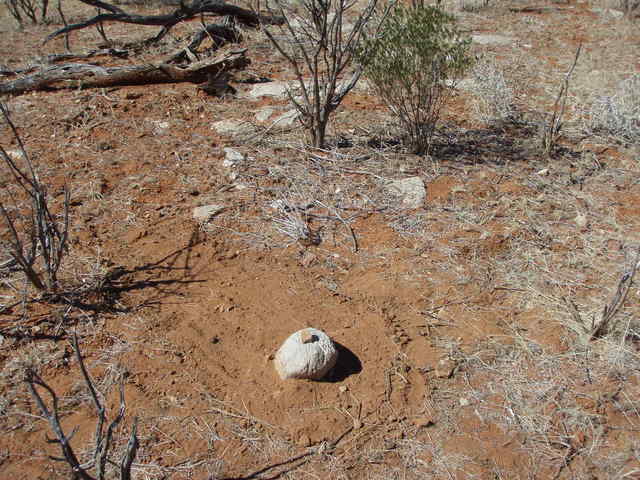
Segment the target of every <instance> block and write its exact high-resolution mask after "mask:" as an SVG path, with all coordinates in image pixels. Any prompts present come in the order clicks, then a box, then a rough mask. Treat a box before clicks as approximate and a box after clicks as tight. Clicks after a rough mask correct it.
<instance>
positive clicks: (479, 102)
mask: <svg viewBox="0 0 640 480" xmlns="http://www.w3.org/2000/svg"><path fill="white" fill-rule="evenodd" d="M471 73H472V81H473V85H472V87H471V88H472V91H473V93H474V94H475V99H474V100H475V101H474V106H475V108H476V112H477V115H478V117H479V118H480V120H482V121H483V122H485V123H487V124H489V123H491V122H494V121H500V120H508V119H510V118H511V117H512V116H513V114H514V106H513V89H512V88H511V86H510V85H509V84H508V83H507V80H506V79H505V76H504V73H503V72H502V70H501V68H500V66H499V65H498V64H497V62H496V61H495V60H494V59H490V58H483V59H481V60H479V61H477V62H476V64H475V65H474V67H473V69H472V71H471Z"/></svg>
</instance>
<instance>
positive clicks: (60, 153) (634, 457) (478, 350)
mask: <svg viewBox="0 0 640 480" xmlns="http://www.w3.org/2000/svg"><path fill="white" fill-rule="evenodd" d="M238 5H239V6H242V7H245V8H248V7H249V6H248V5H246V4H238ZM441 5H442V8H444V9H446V11H448V12H450V13H452V14H454V15H456V17H457V18H458V22H459V25H460V28H461V29H462V30H463V31H464V32H465V33H466V34H467V35H469V36H470V37H471V38H472V39H473V42H472V47H471V48H472V51H473V54H474V56H475V58H476V59H477V61H476V64H475V66H474V67H473V69H472V70H470V71H469V72H468V74H467V75H466V76H465V78H464V79H463V81H461V82H460V84H459V85H457V87H456V88H455V91H454V92H453V96H452V101H451V103H450V104H449V105H448V106H447V107H446V108H445V109H444V110H443V112H442V118H441V121H440V123H439V124H438V131H437V134H436V136H435V137H434V141H433V144H432V146H431V148H430V151H429V152H428V154H422V155H416V154H413V153H411V152H410V151H409V150H408V149H407V148H406V147H405V146H404V144H403V143H402V141H401V139H402V133H401V132H400V131H399V129H398V127H397V125H396V124H395V123H394V117H393V116H392V115H391V113H390V112H389V110H388V109H387V108H386V107H385V105H384V103H383V102H382V101H381V99H380V98H378V97H377V96H376V95H375V94H374V92H373V90H372V89H371V88H370V85H369V84H368V83H367V80H366V78H362V79H361V80H360V81H359V83H358V84H357V85H356V87H355V89H354V90H353V91H352V92H351V93H349V94H348V95H347V96H346V98H345V100H344V101H343V103H342V105H341V106H340V107H339V108H338V110H337V111H336V112H335V114H334V115H333V116H332V118H331V121H330V124H329V128H328V145H327V146H326V148H324V149H314V148H312V147H311V146H310V145H309V139H308V135H307V134H306V132H305V130H304V128H302V127H301V126H300V124H299V123H298V122H297V121H296V120H295V115H293V116H292V115H291V111H292V106H291V104H290V102H289V100H288V99H287V97H286V93H285V92H284V90H283V89H280V90H278V88H277V87H279V86H282V85H286V83H285V82H290V81H294V80H295V75H294V73H293V72H292V70H291V68H290V67H289V65H288V64H287V62H286V61H285V60H284V59H283V58H282V56H281V55H279V54H278V52H277V51H276V49H274V47H273V46H272V44H271V43H270V42H269V39H268V38H267V37H266V36H265V34H264V32H262V31H261V30H260V29H259V28H253V27H249V26H246V25H242V24H238V25H237V28H238V30H239V32H240V33H241V38H240V39H239V41H238V43H232V44H228V45H224V46H221V47H219V48H217V49H215V48H213V47H212V45H211V41H210V40H207V39H205V41H204V42H203V43H202V45H200V46H199V47H198V51H197V55H198V58H200V59H202V58H207V56H215V55H219V54H221V52H222V53H224V52H229V51H239V50H243V49H246V53H245V55H246V58H247V59H248V60H249V61H250V63H249V64H248V65H246V66H244V67H243V68H238V69H235V70H232V71H231V72H230V73H231V77H230V80H229V85H231V87H233V90H229V91H228V92H227V93H225V94H223V95H218V96H214V95H210V94H208V93H207V92H205V91H203V89H201V88H198V85H196V84H194V83H191V82H178V83H148V84H145V85H129V86H120V85H115V86H110V87H100V88H90V87H87V88H82V85H81V84H80V83H77V85H69V84H65V85H63V84H59V85H55V86H54V87H52V88H48V89H45V90H34V91H25V92H22V93H7V94H4V95H2V97H1V98H0V100H1V101H2V102H3V103H4V104H6V106H7V109H8V111H9V113H10V118H11V120H12V122H13V124H14V125H15V128H16V130H17V133H18V134H19V137H20V138H21V141H22V142H23V143H24V149H25V150H26V152H28V155H29V157H30V159H31V162H32V164H33V166H34V169H35V170H36V171H37V175H38V178H39V179H40V181H41V183H42V184H43V185H45V186H46V189H47V192H48V197H49V202H50V205H51V210H52V212H53V213H54V215H55V216H56V218H61V214H62V210H63V203H64V199H65V193H64V192H65V188H66V189H67V190H68V192H69V243H68V252H67V253H66V255H65V256H64V258H63V262H62V265H61V267H60V270H59V274H58V276H59V278H60V285H61V287H60V288H61V293H59V294H57V295H56V296H55V297H52V296H47V295H43V294H42V293H40V292H38V291H37V290H36V289H34V288H33V286H32V285H31V284H30V283H29V282H28V281H27V280H26V278H25V275H24V274H23V272H22V271H21V270H20V268H19V267H18V266H16V264H15V262H12V261H11V258H12V257H11V247H10V244H11V232H10V230H9V228H8V225H7V223H6V220H4V222H3V223H1V225H2V226H1V227H0V242H2V243H0V247H1V248H0V265H1V266H2V270H0V431H1V432H2V434H1V435H0V477H2V478H6V479H9V478H11V479H15V480H18V479H53V478H72V474H71V473H70V468H69V465H68V463H67V462H65V461H56V460H54V459H52V458H51V457H61V456H62V453H61V450H60V446H59V445H57V444H56V443H55V442H52V441H50V440H52V439H54V438H55V433H54V432H53V431H52V430H51V428H50V425H49V423H48V422H47V421H46V420H45V419H43V417H42V411H41V409H40V408H39V406H38V404H37V402H36V401H35V400H34V397H33V395H32V394H31V393H30V391H29V389H28V384H27V383H26V382H25V378H27V372H34V373H36V374H37V375H38V376H39V378H41V379H42V380H43V381H44V382H46V384H47V385H49V386H50V387H51V389H52V390H53V391H54V392H56V396H57V399H58V405H57V411H58V414H59V418H60V424H61V426H62V428H63V429H64V431H65V432H66V434H67V435H69V436H71V433H72V432H73V431H74V430H75V434H74V435H73V436H72V438H71V440H70V443H71V446H72V448H73V450H74V451H75V453H76V454H77V456H78V458H79V461H80V462H88V461H89V460H90V458H91V456H92V452H93V451H94V450H95V438H94V434H95V430H96V419H97V414H96V409H95V405H94V402H93V400H92V396H91V394H90V391H89V390H88V389H87V387H86V382H84V381H83V376H82V374H81V370H80V368H79V367H80V365H79V362H78V360H77V357H76V356H75V355H74V349H73V335H74V334H75V335H76V336H77V339H78V344H79V348H80V350H81V354H82V357H83V359H84V364H85V365H86V369H87V371H88V375H89V376H90V378H91V379H92V382H93V384H94V385H95V388H96V396H97V397H98V398H99V399H100V400H101V402H102V403H104V405H105V408H106V415H107V423H108V422H109V421H110V420H112V419H113V418H115V417H116V416H117V414H118V410H119V406H120V398H119V393H118V392H119V388H120V385H122V386H123V392H124V395H123V397H124V403H125V405H126V409H125V412H124V415H123V418H122V420H121V421H120V422H119V423H118V424H117V425H115V426H114V429H113V432H112V433H113V437H112V440H111V446H112V448H111V451H110V452H109V458H110V459H111V461H112V463H110V462H107V464H106V467H105V468H106V470H105V472H103V473H104V478H120V477H119V476H118V473H119V469H118V468H119V467H118V465H119V464H120V461H121V458H122V457H123V455H124V452H125V450H126V449H127V442H128V441H129V439H130V432H131V430H132V428H133V425H134V422H135V423H136V426H137V438H138V441H139V447H138V449H137V452H136V456H135V459H134V460H133V464H132V466H131V478H134V479H163V478H164V479H249V478H252V479H267V478H270V479H275V478H283V479H319V478H322V479H398V480H399V479H421V478H424V479H472V478H474V479H633V478H635V479H638V478H640V356H639V355H640V290H639V288H638V286H637V284H635V283H633V276H634V274H635V269H636V265H637V264H638V261H639V258H638V251H639V250H638V248H639V247H640V133H639V132H640V125H639V124H638V121H639V120H638V118H640V57H638V48H639V47H640V23H639V22H640V20H639V19H637V18H634V16H633V15H628V16H625V15H623V13H624V12H622V8H623V6H624V5H622V4H621V3H614V2H612V3H606V2H603V1H598V0H593V1H586V2H585V1H569V2H567V3H564V2H547V1H542V2H539V3H537V2H536V3H533V2H525V1H518V0H511V1H495V2H494V1H488V2H478V3H470V2H467V1H464V2H461V1H455V2H452V1H445V2H442V3H441ZM119 6H120V7H121V8H123V9H125V10H127V11H128V12H135V13H140V14H144V15H156V14H159V13H163V12H171V11H174V10H175V9H176V7H175V6H171V5H160V4H159V3H155V4H154V3H153V2H148V3H145V4H138V3H135V2H134V3H123V4H119ZM61 8H62V10H63V11H64V13H65V17H66V21H67V22H68V23H70V24H71V23H75V22H79V21H83V20H86V19H88V18H90V17H91V16H93V15H95V13H96V10H95V9H94V8H92V7H90V6H88V5H86V4H83V3H80V2H77V1H72V0H63V1H62V4H61ZM356 11H357V7H356ZM217 20H219V18H215V17H211V16H207V17H203V18H201V17H199V16H197V17H196V18H194V19H192V20H189V21H184V22H180V23H179V24H178V25H176V26H175V27H174V28H173V29H172V30H171V31H170V33H169V34H168V35H166V36H165V37H164V38H163V39H161V40H160V41H158V42H156V43H153V44H150V45H145V46H140V43H139V42H140V41H142V40H145V39H147V38H150V37H152V36H154V35H155V34H156V33H157V32H158V30H159V27H148V26H139V25H131V24H125V23H119V22H109V23H104V24H103V28H104V33H105V36H106V40H105V38H103V37H102V35H101V34H100V33H99V32H98V31H97V29H96V28H94V27H89V28H84V29H80V30H76V31H73V32H71V33H70V34H69V38H68V40H69V50H67V49H66V46H65V38H64V35H61V36H58V37H55V38H53V39H51V40H49V41H48V42H46V43H43V40H44V39H45V38H46V37H47V35H49V34H51V33H52V32H54V31H56V30H58V29H60V28H62V27H63V26H64V24H63V21H62V19H61V17H60V14H59V10H58V8H57V6H56V5H51V6H50V7H49V13H48V16H47V19H46V21H45V22H41V21H39V22H38V24H35V25H34V24H31V22H25V25H24V27H23V28H19V27H18V25H17V23H16V21H15V20H14V18H12V16H11V15H10V13H9V11H8V10H7V8H6V5H5V4H3V5H1V6H0V71H2V73H1V74H0V85H3V84H7V83H8V82H12V81H15V80H16V79H19V78H23V77H25V76H27V75H30V74H31V73H33V72H34V71H37V70H38V69H42V68H45V67H47V66H50V65H55V64H58V65H60V64H64V63H68V62H74V63H85V64H89V63H91V64H94V65H100V66H105V67H113V66H127V65H130V66H133V65H144V64H153V63H154V62H155V63H157V62H161V61H162V60H163V59H165V58H167V57H168V56H170V55H171V54H172V53H173V52H175V51H176V50H179V49H181V48H184V46H185V45H186V44H188V43H189V41H190V38H191V37H192V36H193V35H194V34H196V33H197V32H198V31H200V30H201V29H202V22H207V23H210V22H216V21H217ZM345 21H346V20H345ZM268 28H271V29H272V30H273V31H274V32H277V27H276V26H270V27H268ZM136 42H138V44H137V45H138V46H136ZM579 45H582V50H581V54H580V56H579V58H578V61H577V62H576V64H575V69H574V71H573V72H572V74H571V76H570V79H569V81H568V86H569V90H568V95H567V96H566V109H565V112H564V114H563V115H564V116H563V119H562V125H561V128H560V130H559V135H558V137H557V139H556V140H557V142H556V144H555V145H554V148H553V150H552V151H551V152H549V153H547V152H545V151H544V149H543V148H542V147H541V145H542V143H541V138H542V137H543V134H544V131H545V128H546V126H547V125H548V124H549V122H550V121H551V118H552V114H553V112H554V104H555V102H556V99H557V98H558V93H559V92H560V89H561V87H562V86H563V82H564V81H565V78H567V77H566V74H567V72H568V71H569V70H570V68H571V66H572V64H573V62H574V59H575V57H576V51H577V49H578V47H579ZM105 48H116V49H121V50H126V51H127V55H126V56H117V55H112V54H97V55H93V56H91V57H89V58H81V57H80V56H77V57H76V58H73V59H71V60H70V59H69V58H71V57H69V58H62V57H56V56H55V55H61V54H64V53H65V52H67V51H70V52H72V53H73V54H86V53H87V52H90V51H92V50H100V49H105ZM634 82H635V83H634ZM272 87H275V88H274V89H271V88H272ZM265 89H266V90H265ZM283 114H287V115H284V117H282V115H283ZM0 145H1V146H2V147H3V148H4V149H5V150H6V151H7V152H10V153H11V155H12V156H13V157H12V158H14V159H16V160H15V161H16V162H17V163H18V164H19V165H21V166H23V168H25V167H24V164H23V163H21V162H22V161H23V160H24V158H23V157H22V156H21V153H20V148H19V144H18V142H17V140H16V137H15V135H14V134H13V133H12V131H11V129H10V128H9V127H8V125H7V124H6V123H5V122H3V123H2V126H1V127H0ZM0 172H1V173H0V180H1V182H2V189H1V191H0V200H1V201H2V203H3V205H5V208H6V209H7V212H8V214H9V215H10V216H11V218H15V219H16V225H18V226H19V227H20V226H23V225H26V224H28V222H27V223H25V222H23V221H21V220H20V218H22V217H25V215H26V216H28V213H25V212H27V206H28V201H27V198H26V196H25V194H24V191H23V190H21V189H20V187H19V185H18V183H17V182H16V181H15V179H14V177H12V176H11V173H10V170H9V169H8V167H7V165H6V162H3V163H2V169H0ZM416 178H417V179H419V182H418V184H419V185H423V186H424V191H420V189H418V192H417V193H414V194H413V196H411V195H409V196H406V195H405V194H404V193H403V192H402V191H401V190H399V189H397V188H394V187H393V186H394V185H398V182H400V184H403V183H402V181H404V180H406V179H414V180H415V179H416ZM394 182H396V183H394ZM416 198H417V203H416V202H415V200H416ZM203 206H212V210H211V212H212V213H211V214H210V215H206V216H205V217H199V218H194V209H196V208H198V207H203ZM21 216H22V217H21ZM25 218H27V217H25ZM296 228H298V230H296ZM300 228H302V229H303V232H302V233H301V231H300ZM18 234H19V235H25V233H23V231H20V232H18ZM22 238H24V237H22ZM621 294H623V295H621ZM605 307H606V310H605ZM607 314H609V315H607ZM605 317H606V318H607V321H606V323H605V324H602V323H601V322H602V320H603V319H604V318H605ZM305 327H315V328H318V329H321V330H323V331H324V332H326V333H327V334H329V335H330V336H331V337H332V338H333V340H334V341H335V342H336V343H337V345H338V348H339V358H338V364H337V365H336V367H335V368H334V370H333V371H332V372H331V373H330V374H329V376H328V377H326V378H325V379H324V380H323V381H309V380H286V381H283V380H281V379H280V378H279V377H278V375H277V373H276V371H275V369H274V365H273V358H274V353H275V352H276V350H277V349H278V347H279V346H280V345H281V344H282V342H283V341H284V340H285V339H286V338H287V337H288V336H289V335H290V334H291V333H293V332H295V331H297V330H299V329H302V328H305ZM37 388H38V390H37V391H38V392H40V393H41V395H42V398H43V399H44V401H45V402H46V405H48V406H49V408H53V406H52V403H51V396H49V395H48V394H47V392H46V391H45V390H44V389H43V388H42V387H37ZM105 428H106V427H105ZM88 471H89V472H90V473H91V475H92V478H98V476H97V474H96V473H95V470H94V469H92V468H89V469H88ZM78 478H79V477H78Z"/></svg>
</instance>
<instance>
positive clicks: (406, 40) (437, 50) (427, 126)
mask: <svg viewBox="0 0 640 480" xmlns="http://www.w3.org/2000/svg"><path fill="white" fill-rule="evenodd" d="M470 45H471V40H470V39H464V38H463V37H462V36H461V34H460V31H459V30H458V28H457V24H456V19H455V17H453V16H452V15H450V14H447V13H445V12H443V11H442V10H440V9H438V8H435V7H432V6H421V5H420V6H413V7H406V6H402V5H400V6H397V7H396V8H395V9H394V10H393V12H392V13H391V15H389V16H388V17H387V18H386V20H385V21H384V23H383V25H382V28H381V30H380V32H379V33H378V34H377V35H375V36H370V37H367V38H365V39H364V40H363V42H362V44H361V46H360V49H359V51H358V57H359V60H360V62H361V64H362V65H363V67H364V73H365V76H366V77H367V78H368V80H369V82H370V84H371V85H372V87H373V89H374V90H375V92H376V94H377V95H379V96H380V97H381V98H382V99H383V101H384V102H385V104H386V105H387V107H388V108H389V110H390V111H391V112H392V113H393V115H394V116H395V117H396V118H397V120H398V123H399V124H400V126H401V128H403V129H404V130H405V131H406V139H407V141H408V143H409V145H410V147H411V148H412V150H413V151H414V152H415V153H424V152H425V151H426V150H427V148H428V146H429V143H430V141H431V138H432V136H433V132H434V129H435V126H436V123H437V121H438V119H439V118H440V112H441V110H442V108H443V107H444V106H445V105H446V103H447V101H448V100H449V98H450V97H451V93H452V89H453V88H454V87H455V85H456V83H457V81H458V80H460V78H462V76H463V75H464V73H465V72H466V71H467V69H468V68H469V67H470V66H471V65H472V63H473V62H472V57H471V56H470V54H469V47H470Z"/></svg>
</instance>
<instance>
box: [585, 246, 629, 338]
mask: <svg viewBox="0 0 640 480" xmlns="http://www.w3.org/2000/svg"><path fill="white" fill-rule="evenodd" d="M638 268H640V247H639V248H638V250H637V252H636V256H635V258H634V260H633V264H632V265H631V268H630V269H629V270H628V271H626V272H625V273H624V274H623V275H622V278H620V281H619V282H618V288H617V289H616V293H615V295H614V296H613V298H612V299H611V301H610V302H609V304H608V305H605V306H604V308H603V309H602V315H601V316H600V319H599V320H598V321H597V322H595V321H594V322H593V324H592V325H591V333H590V334H589V340H593V339H596V338H599V337H601V336H602V335H604V334H605V333H607V331H609V325H610V323H611V319H612V318H613V317H615V315H616V314H617V313H618V311H619V310H620V308H621V307H622V305H623V304H624V301H625V300H626V298H627V293H629V289H630V288H631V284H632V283H633V277H634V276H635V274H636V271H637V270H638Z"/></svg>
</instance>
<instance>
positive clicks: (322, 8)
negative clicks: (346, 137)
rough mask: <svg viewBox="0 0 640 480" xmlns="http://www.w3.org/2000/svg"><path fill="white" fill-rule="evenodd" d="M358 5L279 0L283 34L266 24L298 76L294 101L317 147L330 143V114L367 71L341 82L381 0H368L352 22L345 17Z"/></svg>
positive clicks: (350, 0) (337, 1)
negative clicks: (327, 136)
mask: <svg viewBox="0 0 640 480" xmlns="http://www.w3.org/2000/svg"><path fill="white" fill-rule="evenodd" d="M355 4H356V1H355V0H302V1H301V2H299V3H296V4H295V6H294V5H290V4H289V3H288V2H286V1H285V0H275V10H276V12H275V13H276V14H277V15H280V16H282V17H284V19H285V22H284V25H282V26H280V35H276V34H274V33H273V32H272V31H271V30H270V29H268V28H266V27H264V32H265V34H266V35H267V37H268V38H269V40H270V41H271V43H272V44H273V46H274V47H275V49H276V50H277V51H278V52H279V53H280V55H282V56H283V57H284V58H285V60H286V61H287V62H288V63H289V65H290V66H291V68H292V69H293V72H294V74H295V76H296V82H297V86H298V89H299V90H300V92H299V93H300V95H296V94H295V93H294V92H292V91H289V92H288V96H289V100H290V101H291V102H292V103H293V104H294V106H295V107H296V109H297V110H298V111H299V112H300V115H301V122H302V125H303V126H304V128H305V129H306V130H307V131H308V132H309V133H310V135H311V143H312V145H313V146H314V147H318V148H323V147H324V146H325V144H326V129H327V124H328V122H329V118H330V116H331V114H332V113H333V112H334V111H335V110H336V108H338V106H339V105H340V103H341V102H342V100H343V99H344V97H345V96H346V95H347V94H348V93H349V92H350V91H351V90H352V89H353V87H355V85H356V83H357V81H358V79H359V78H360V75H361V73H362V71H361V69H360V68H356V69H355V71H354V72H353V74H352V76H351V78H350V79H349V80H348V81H341V77H342V75H343V73H345V71H346V70H347V69H348V68H349V67H350V66H351V65H352V63H353V60H354V57H353V53H354V50H355V48H356V47H357V45H358V43H359V41H360V38H361V36H362V34H363V32H364V29H365V26H366V25H367V23H369V22H370V21H371V19H372V18H373V15H374V13H375V8H376V6H377V4H378V0H368V3H367V5H366V6H365V7H364V9H363V10H361V12H360V13H359V14H357V15H356V18H355V22H354V23H353V24H347V18H346V16H347V14H349V13H350V12H351V11H352V10H353V7H354V6H355ZM297 12H299V13H297Z"/></svg>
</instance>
